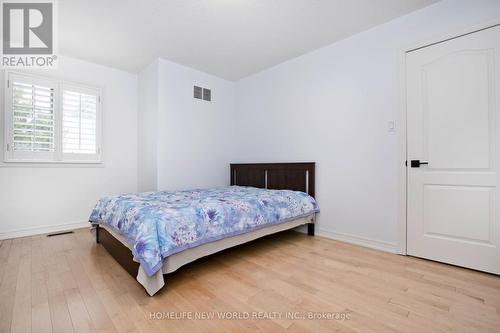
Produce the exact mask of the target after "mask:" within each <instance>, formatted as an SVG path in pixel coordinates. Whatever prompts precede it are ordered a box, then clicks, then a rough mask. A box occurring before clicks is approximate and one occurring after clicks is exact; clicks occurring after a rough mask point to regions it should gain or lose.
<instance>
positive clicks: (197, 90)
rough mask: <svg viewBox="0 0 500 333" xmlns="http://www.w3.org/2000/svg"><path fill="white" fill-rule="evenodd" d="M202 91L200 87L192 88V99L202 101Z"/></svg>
mask: <svg viewBox="0 0 500 333" xmlns="http://www.w3.org/2000/svg"><path fill="white" fill-rule="evenodd" d="M202 91H203V88H202V87H197V86H194V94H193V97H194V98H197V99H202Z"/></svg>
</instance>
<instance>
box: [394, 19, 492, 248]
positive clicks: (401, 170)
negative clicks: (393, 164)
mask: <svg viewBox="0 0 500 333" xmlns="http://www.w3.org/2000/svg"><path fill="white" fill-rule="evenodd" d="M498 25H500V17H497V18H495V19H493V20H488V21H486V22H484V23H481V24H476V25H473V26H469V27H468V28H464V29H460V30H458V31H455V32H453V33H446V34H439V35H437V36H435V37H433V38H431V39H427V40H424V41H420V42H417V43H412V44H409V45H408V46H407V47H404V48H402V49H401V50H400V52H399V62H400V63H399V69H400V70H399V81H400V84H399V88H400V91H399V96H400V114H399V124H400V125H399V131H397V135H398V138H397V141H398V146H399V153H398V157H399V158H398V163H399V167H398V198H399V202H398V207H399V211H398V243H397V248H396V251H397V253H398V254H402V255H407V254H408V252H407V223H408V221H407V205H408V201H407V200H408V199H407V186H408V185H407V184H408V183H407V181H408V179H407V178H408V173H407V172H408V168H407V166H406V159H407V147H406V146H407V139H408V137H407V122H406V114H407V109H406V107H407V105H406V97H407V92H406V54H407V53H409V52H411V51H415V50H418V49H421V48H424V47H428V46H432V45H435V44H439V43H442V42H446V41H448V40H451V39H455V38H459V37H462V36H464V35H468V34H471V33H475V32H479V31H481V30H485V29H488V28H492V27H495V26H498Z"/></svg>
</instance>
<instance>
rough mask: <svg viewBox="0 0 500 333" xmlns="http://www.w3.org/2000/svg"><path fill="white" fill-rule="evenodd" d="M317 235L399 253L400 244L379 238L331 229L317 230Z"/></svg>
mask: <svg viewBox="0 0 500 333" xmlns="http://www.w3.org/2000/svg"><path fill="white" fill-rule="evenodd" d="M316 235H318V236H321V237H325V238H330V239H334V240H338V241H341V242H345V243H350V244H355V245H360V246H364V247H369V248H371V249H376V250H381V251H385V252H390V253H399V252H398V246H397V244H395V243H394V244H393V243H389V242H384V241H379V240H375V239H370V238H366V237H361V236H355V235H349V234H344V233H341V232H336V231H329V230H324V229H319V230H317V231H316Z"/></svg>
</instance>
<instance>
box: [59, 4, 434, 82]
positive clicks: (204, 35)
mask: <svg viewBox="0 0 500 333" xmlns="http://www.w3.org/2000/svg"><path fill="white" fill-rule="evenodd" d="M436 1H437V0H61V1H58V10H59V22H58V23H59V29H58V31H59V52H61V53H62V54H65V55H69V56H75V57H77V58H81V59H84V60H89V61H92V62H96V63H99V64H103V65H108V66H111V67H116V68H120V69H124V70H127V71H130V72H135V73H136V72H139V71H140V70H141V69H142V68H144V67H145V66H146V65H148V64H149V63H151V62H152V61H153V60H154V59H155V58H157V57H163V58H165V59H168V60H171V61H174V62H176V63H180V64H183V65H186V66H189V67H192V68H195V69H198V70H201V71H204V72H207V73H210V74H214V75H217V76H220V77H222V78H225V79H229V80H237V79H240V78H242V77H245V76H247V75H250V74H253V73H256V72H258V71H261V70H263V69H265V68H268V67H271V66H273V65H275V64H278V63H280V62H283V61H285V60H287V59H291V58H293V57H296V56H299V55H301V54H304V53H307V52H309V51H312V50H314V49H317V48H319V47H322V46H325V45H328V44H331V43H333V42H335V41H338V40H340V39H343V38H346V37H348V36H350V35H353V34H355V33H357V32H360V31H363V30H366V29H368V28H371V27H373V26H376V25H378V24H381V23H383V22H386V21H389V20H391V19H394V18H396V17H398V16H401V15H405V14H407V13H409V12H411V11H414V10H416V9H419V8H422V7H424V6H427V5H429V4H432V3H434V2H436Z"/></svg>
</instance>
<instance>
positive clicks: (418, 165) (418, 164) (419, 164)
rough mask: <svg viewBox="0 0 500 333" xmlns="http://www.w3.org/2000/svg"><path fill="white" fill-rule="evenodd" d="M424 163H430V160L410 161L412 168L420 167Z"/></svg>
mask: <svg viewBox="0 0 500 333" xmlns="http://www.w3.org/2000/svg"><path fill="white" fill-rule="evenodd" d="M422 164H429V162H420V160H411V162H410V166H411V167H412V168H420V166H421V165H422Z"/></svg>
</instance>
